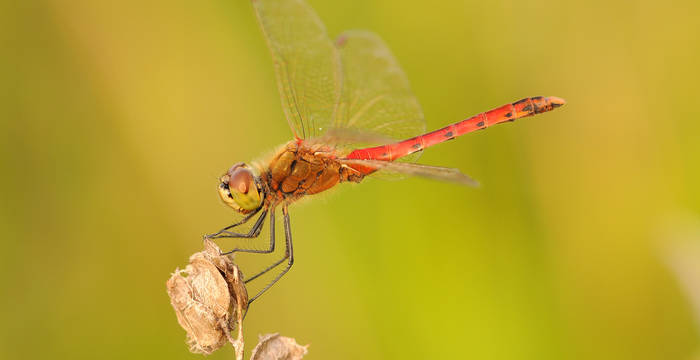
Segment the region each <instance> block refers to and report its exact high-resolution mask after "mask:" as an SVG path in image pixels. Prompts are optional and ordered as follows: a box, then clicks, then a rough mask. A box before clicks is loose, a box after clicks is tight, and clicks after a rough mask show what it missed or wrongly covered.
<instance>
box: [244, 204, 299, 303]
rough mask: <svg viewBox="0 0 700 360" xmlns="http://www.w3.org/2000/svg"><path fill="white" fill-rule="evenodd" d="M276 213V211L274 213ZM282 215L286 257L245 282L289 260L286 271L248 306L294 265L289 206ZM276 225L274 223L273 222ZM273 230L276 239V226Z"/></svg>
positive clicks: (252, 299)
mask: <svg viewBox="0 0 700 360" xmlns="http://www.w3.org/2000/svg"><path fill="white" fill-rule="evenodd" d="M273 212H274V211H273ZM282 214H283V215H284V239H285V247H284V257H283V258H282V259H280V260H278V261H276V262H275V263H274V264H272V265H270V266H268V267H267V268H266V269H265V270H263V271H261V272H260V273H258V274H256V275H254V276H252V277H250V278H249V279H246V280H245V282H246V283H248V282H249V281H251V280H253V279H255V278H257V277H259V276H260V275H262V274H264V273H266V272H268V271H270V270H272V269H274V268H275V267H276V266H277V265H279V264H281V263H282V262H283V261H284V260H287V266H285V268H284V270H282V272H280V273H279V274H277V276H275V278H274V279H272V281H270V283H269V284H267V285H265V287H264V288H263V289H262V290H260V291H259V292H258V293H257V294H255V296H253V297H252V298H250V300H248V304H251V303H252V302H253V301H254V300H255V299H257V298H259V297H260V295H262V294H263V293H264V292H265V291H267V290H268V289H269V288H271V287H272V285H274V284H275V283H276V282H277V281H278V280H279V279H281V278H282V276H284V274H286V273H287V272H288V271H289V269H290V268H291V267H292V264H294V248H293V247H292V230H291V227H290V225H289V211H288V210H287V205H284V206H283V207H282ZM273 224H274V222H273ZM270 230H271V235H270V236H271V237H274V233H275V232H274V225H271V226H270ZM271 242H274V240H271Z"/></svg>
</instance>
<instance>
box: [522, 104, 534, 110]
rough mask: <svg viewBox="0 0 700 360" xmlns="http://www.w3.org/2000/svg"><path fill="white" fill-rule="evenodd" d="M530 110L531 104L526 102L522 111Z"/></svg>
mask: <svg viewBox="0 0 700 360" xmlns="http://www.w3.org/2000/svg"><path fill="white" fill-rule="evenodd" d="M531 110H532V105H530V104H527V105H526V106H525V107H524V108H523V111H527V112H530V111H531Z"/></svg>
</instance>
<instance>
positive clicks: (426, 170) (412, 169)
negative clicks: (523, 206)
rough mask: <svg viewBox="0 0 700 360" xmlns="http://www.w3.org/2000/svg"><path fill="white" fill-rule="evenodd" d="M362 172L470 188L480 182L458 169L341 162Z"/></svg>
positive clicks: (389, 163)
mask: <svg viewBox="0 0 700 360" xmlns="http://www.w3.org/2000/svg"><path fill="white" fill-rule="evenodd" d="M339 161H340V162H342V163H343V164H346V165H348V166H350V167H352V168H354V169H357V170H359V171H360V172H364V173H368V172H371V171H372V170H377V171H379V172H380V173H384V172H388V173H399V174H403V175H410V176H420V177H424V178H428V179H434V180H442V181H448V182H453V183H457V184H462V185H468V186H474V187H476V186H479V182H478V181H476V180H474V179H472V178H471V177H470V176H469V175H466V174H463V173H462V172H461V171H459V170H458V169H453V168H446V167H440V166H431V165H423V164H415V163H405V162H391V161H382V160H351V159H342V160H339Z"/></svg>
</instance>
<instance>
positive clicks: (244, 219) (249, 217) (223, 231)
mask: <svg viewBox="0 0 700 360" xmlns="http://www.w3.org/2000/svg"><path fill="white" fill-rule="evenodd" d="M260 209H262V207H260V208H259V209H257V210H255V211H253V212H252V213H250V214H248V215H246V216H245V217H244V218H243V219H242V220H241V221H239V222H237V223H235V224H231V225H229V226H227V227H225V228H223V229H221V230H219V231H218V232H216V233H214V234H209V235H204V237H206V238H209V239H217V238H220V237H237V236H226V235H221V234H223V233H226V234H235V233H232V232H230V231H228V230H229V229H232V228H235V227H236V226H240V225H243V224H245V223H247V222H248V221H249V220H250V219H252V218H253V216H255V214H257V213H258V212H260ZM265 212H267V209H265ZM264 217H265V215H264V214H263V216H262V218H264ZM258 221H260V219H258ZM256 225H257V224H256ZM253 228H255V226H253Z"/></svg>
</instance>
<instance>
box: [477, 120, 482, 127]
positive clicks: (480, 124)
mask: <svg viewBox="0 0 700 360" xmlns="http://www.w3.org/2000/svg"><path fill="white" fill-rule="evenodd" d="M476 126H478V127H482V126H484V122H483V121H479V122H478V123H476Z"/></svg>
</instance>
